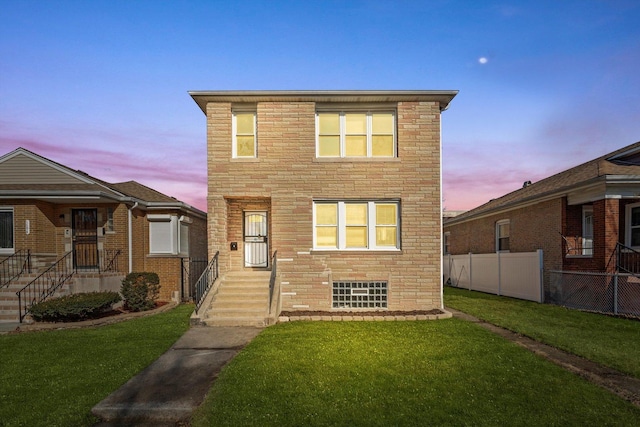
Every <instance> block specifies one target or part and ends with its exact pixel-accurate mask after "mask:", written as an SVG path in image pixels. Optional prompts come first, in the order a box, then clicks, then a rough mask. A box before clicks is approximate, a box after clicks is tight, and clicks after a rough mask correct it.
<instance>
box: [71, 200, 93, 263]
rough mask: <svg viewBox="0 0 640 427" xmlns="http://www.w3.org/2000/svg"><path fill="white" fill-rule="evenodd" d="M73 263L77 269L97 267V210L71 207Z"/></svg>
mask: <svg viewBox="0 0 640 427" xmlns="http://www.w3.org/2000/svg"><path fill="white" fill-rule="evenodd" d="M72 218H73V219H72V226H73V230H72V232H73V263H74V265H75V267H76V268H78V269H94V268H98V211H97V209H73V210H72Z"/></svg>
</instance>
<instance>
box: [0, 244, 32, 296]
mask: <svg viewBox="0 0 640 427" xmlns="http://www.w3.org/2000/svg"><path fill="white" fill-rule="evenodd" d="M25 270H26V272H27V274H28V273H31V250H29V249H19V250H18V251H16V252H15V253H14V254H13V255H11V256H9V257H7V258H5V259H3V260H2V261H0V288H2V287H4V286H9V283H11V281H13V280H15V279H17V278H18V277H20V275H21V274H22V273H24V272H25Z"/></svg>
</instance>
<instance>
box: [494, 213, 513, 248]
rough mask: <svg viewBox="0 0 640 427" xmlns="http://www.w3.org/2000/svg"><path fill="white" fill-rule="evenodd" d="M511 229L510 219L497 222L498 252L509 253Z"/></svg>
mask: <svg viewBox="0 0 640 427" xmlns="http://www.w3.org/2000/svg"><path fill="white" fill-rule="evenodd" d="M509 228H510V221H509V220H508V219H503V220H501V221H498V222H496V252H507V251H509Z"/></svg>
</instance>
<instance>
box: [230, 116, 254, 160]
mask: <svg viewBox="0 0 640 427" xmlns="http://www.w3.org/2000/svg"><path fill="white" fill-rule="evenodd" d="M238 113H240V114H253V156H238V122H237V114H238ZM257 115H258V114H257V112H256V109H255V108H234V109H233V111H232V114H231V117H232V120H231V132H232V134H233V144H232V153H231V157H232V158H234V159H255V158H257V157H258V125H257V120H258V119H257Z"/></svg>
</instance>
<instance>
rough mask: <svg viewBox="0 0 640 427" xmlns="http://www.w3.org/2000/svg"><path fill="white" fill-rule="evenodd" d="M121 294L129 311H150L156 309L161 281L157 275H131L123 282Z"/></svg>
mask: <svg viewBox="0 0 640 427" xmlns="http://www.w3.org/2000/svg"><path fill="white" fill-rule="evenodd" d="M120 292H121V293H122V296H123V297H124V305H125V308H127V309H128V310H131V311H145V310H150V309H152V308H154V307H155V305H156V300H157V299H158V294H159V293H160V279H159V278H158V275H157V274H156V273H145V272H142V273H129V274H127V277H125V278H124V280H123V281H122V287H121V288H120Z"/></svg>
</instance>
